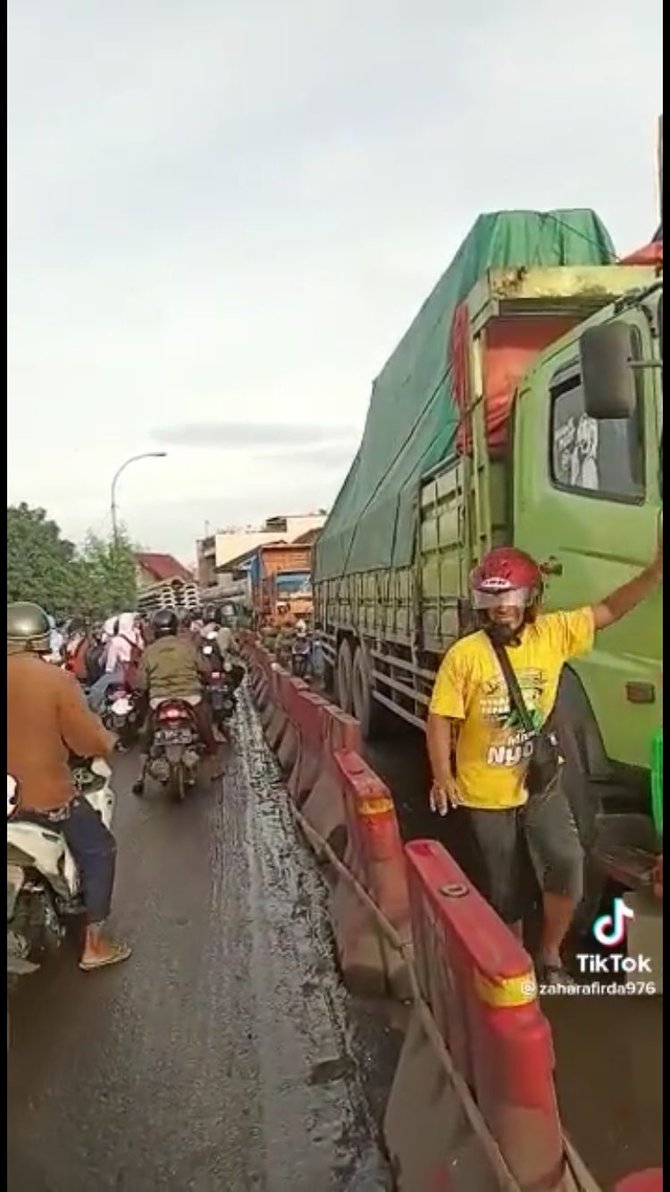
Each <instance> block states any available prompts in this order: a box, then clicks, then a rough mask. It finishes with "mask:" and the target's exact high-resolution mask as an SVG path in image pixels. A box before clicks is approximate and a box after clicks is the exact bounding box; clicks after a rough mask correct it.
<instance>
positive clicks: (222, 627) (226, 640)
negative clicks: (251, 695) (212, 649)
mask: <svg viewBox="0 0 670 1192" xmlns="http://www.w3.org/2000/svg"><path fill="white" fill-rule="evenodd" d="M203 620H204V622H205V624H204V627H203V629H202V630H201V632H200V637H201V639H202V640H203V641H206V640H207V638H208V637H209V636H210V635H211V634H214V635H215V639H216V640H215V645H216V648H217V651H218V653H219V656H220V658H221V662H222V663H223V662H224V661H225V660H226V658H228V659H230V662H231V663H232V675H233V682H234V684H235V687H236V688H237V687H239V685H240V683H241V682H242V679H243V678H244V667H243V666H241V665H240V663H239V662H235V661H234V655H236V654H237V652H238V647H237V640H236V638H235V633H234V631H233V629H232V628H231V626H230V625H229V624H227V623H226V618H225V617H224V615H223V610H222V609H221V608H217V607H216V605H214V604H210V605H208V606H207V607H206V608H205V610H204V612H203Z"/></svg>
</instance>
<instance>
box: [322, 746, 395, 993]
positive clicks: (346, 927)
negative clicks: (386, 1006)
mask: <svg viewBox="0 0 670 1192" xmlns="http://www.w3.org/2000/svg"><path fill="white" fill-rule="evenodd" d="M334 759H335V764H336V767H337V770H338V771H339V775H340V781H341V784H342V791H343V795H344V809H345V820H346V827H347V843H346V849H345V854H344V865H345V866H346V868H347V869H348V870H349V872H350V873H352V874H353V875H354V877H355V878H357V880H358V881H359V882H360V884H361V885H362V886H363V888H364V889H365V890H366V892H367V893H368V894H369V895H370V897H371V899H372V901H373V902H374V903H375V905H376V906H377V907H379V910H380V911H381V912H382V914H383V915H384V917H385V918H386V919H387V920H388V921H389V923H390V924H391V926H392V927H393V928H395V931H396V932H397V934H398V936H399V937H400V940H401V941H402V943H403V944H404V945H406V946H409V944H410V941H411V929H410V914H409V898H408V893H407V879H406V872H405V860H404V856H403V849H402V840H401V837H400V829H399V827H398V820H397V817H396V812H395V805H394V803H393V799H392V797H391V793H390V791H389V790H388V787H386V786H385V785H384V783H383V782H382V780H381V778H379V777H378V776H377V775H376V774H375V772H374V770H371V769H370V767H369V766H367V765H366V763H365V762H364V761H363V759H362V758H361V757H360V756H359V755H358V754H357V753H352V752H351V751H348V750H339V751H338V752H336V753H335V755H334ZM332 916H333V923H334V927H335V939H336V944H337V952H338V957H339V961H340V966H341V969H342V973H343V975H344V978H345V981H346V983H347V985H348V986H349V988H351V989H353V990H355V991H356V992H360V993H364V994H369V995H378V996H383V995H384V994H388V993H390V994H391V995H392V996H394V997H397V998H400V999H401V1000H404V999H405V998H408V997H409V996H410V995H411V984H410V980H409V972H408V961H407V956H406V955H405V954H403V953H402V952H400V951H399V949H398V948H397V947H394V946H393V944H392V942H391V941H390V940H389V938H388V936H387V935H386V934H385V932H384V930H383V928H382V927H381V925H380V923H379V922H378V920H377V919H376V918H375V916H374V915H373V914H372V913H371V911H370V908H369V907H367V906H365V904H364V902H363V901H362V900H361V898H360V896H359V895H358V894H357V893H356V891H355V889H354V888H353V887H352V886H351V884H350V883H349V882H347V881H346V880H344V879H343V878H340V880H339V881H338V883H337V886H336V888H335V891H334V894H333V901H332Z"/></svg>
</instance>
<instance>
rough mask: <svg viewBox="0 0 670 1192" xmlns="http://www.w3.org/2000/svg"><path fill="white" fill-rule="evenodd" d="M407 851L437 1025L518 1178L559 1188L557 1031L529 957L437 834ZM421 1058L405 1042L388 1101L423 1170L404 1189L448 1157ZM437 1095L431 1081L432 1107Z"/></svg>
mask: <svg viewBox="0 0 670 1192" xmlns="http://www.w3.org/2000/svg"><path fill="white" fill-rule="evenodd" d="M492 814H493V813H492ZM405 852H406V856H407V864H408V877H409V891H410V906H411V916H412V935H413V940H414V955H415V965H416V971H417V976H418V979H419V985H420V988H421V992H422V996H423V998H424V1000H425V1002H426V1003H427V1004H428V1006H429V1007H430V1010H431V1012H432V1018H433V1020H434V1023H435V1026H436V1027H437V1031H438V1032H439V1035H440V1036H441V1038H442V1039H443V1040H444V1042H445V1044H446V1046H447V1048H448V1050H449V1052H450V1054H451V1056H452V1057H453V1062H454V1065H455V1067H456V1069H457V1071H458V1072H459V1073H460V1075H461V1076H462V1077H463V1078H464V1080H465V1081H466V1082H467V1084H468V1085H469V1087H470V1089H471V1090H472V1093H473V1096H474V1100H475V1102H476V1104H477V1106H478V1108H479V1110H480V1112H481V1115H482V1117H483V1119H484V1121H485V1123H486V1125H487V1127H488V1129H489V1131H490V1133H491V1134H492V1135H493V1137H494V1138H495V1140H496V1142H497V1144H498V1147H499V1149H500V1152H501V1154H502V1156H503V1158H504V1160H505V1162H506V1164H507V1167H508V1168H509V1170H510V1172H511V1173H512V1175H513V1176H514V1178H515V1179H516V1180H517V1183H518V1184H519V1187H520V1188H521V1189H523V1190H524V1192H526V1190H527V1192H549V1190H552V1192H553V1190H554V1189H558V1188H562V1187H563V1180H564V1167H565V1156H564V1147H563V1137H562V1130H561V1123H560V1120H559V1116H558V1107H557V1104H556V1094H555V1090H554V1080H553V1070H554V1054H553V1046H552V1039H551V1030H550V1027H549V1024H548V1022H547V1020H546V1019H545V1017H544V1015H543V1014H542V1013H541V1011H540V1007H539V1004H538V1001H537V992H536V985H535V976H534V971H533V965H532V962H531V960H530V957H529V956H528V954H527V952H526V951H525V950H524V948H523V947H522V946H521V944H520V943H519V942H518V941H517V940H516V939H515V937H514V936H513V935H512V933H511V932H510V931H509V929H508V928H507V927H506V926H505V925H504V923H503V922H502V920H501V919H499V918H498V916H497V915H496V913H495V911H493V910H492V908H491V907H490V906H489V905H488V903H487V902H485V901H484V899H483V898H482V897H481V896H480V895H479V894H478V893H477V891H476V890H475V889H474V888H473V887H472V886H471V885H470V883H469V882H468V880H467V878H466V877H465V875H464V874H463V872H462V870H461V869H459V867H458V865H457V864H456V863H455V861H454V860H453V858H452V857H450V856H449V854H448V853H447V852H446V851H445V849H444V848H442V846H441V845H439V844H437V842H436V841H433V840H421V841H413V842H412V843H411V844H408V845H407V846H406V849H405ZM416 1064H417V1055H416V1053H415V1054H413V1055H411V1056H409V1055H408V1054H407V1048H406V1047H405V1048H404V1049H403V1056H402V1057H401V1061H400V1064H399V1067H398V1072H397V1073H396V1079H395V1082H394V1089H393V1092H392V1096H391V1102H390V1103H389V1110H388V1112H387V1144H388V1146H389V1148H390V1150H391V1152H392V1153H393V1154H394V1155H395V1158H396V1160H397V1162H398V1164H399V1165H400V1167H402V1166H403V1165H404V1166H405V1168H406V1170H407V1171H409V1172H411V1173H412V1179H413V1180H414V1181H415V1182H414V1183H411V1182H405V1183H402V1184H401V1185H400V1186H401V1187H407V1188H410V1187H412V1188H414V1187H416V1188H424V1187H430V1180H431V1179H432V1178H433V1172H434V1170H435V1165H436V1164H438V1165H439V1163H440V1162H444V1161H448V1160H449V1154H448V1153H446V1154H445V1153H444V1152H443V1151H441V1150H440V1148H439V1144H438V1146H437V1153H436V1144H435V1140H432V1141H431V1140H429V1139H427V1138H426V1136H425V1133H424V1130H423V1128H422V1124H421V1123H422V1116H421V1114H422V1108H421V1104H419V1103H417V1087H416V1086H417V1073H416ZM403 1066H404V1067H405V1068H406V1069H407V1072H403ZM432 1095H433V1092H432V1091H431V1089H430V1087H427V1088H426V1091H425V1094H424V1101H423V1107H424V1109H425V1110H426V1113H427V1116H429V1114H428V1109H427V1102H428V1100H429V1099H430V1097H431V1096H432ZM399 1106H400V1107H401V1109H404V1113H405V1120H404V1121H403V1120H402V1115H400V1117H399V1112H400V1111H399V1108H398V1107H399ZM445 1112H446V1111H445ZM410 1117H411V1118H412V1121H413V1124H414V1131H413V1134H412V1132H411V1131H409V1132H408V1121H409V1118H410ZM427 1163H428V1164H429V1165H428V1166H427ZM430 1164H432V1166H430ZM470 1186H471V1187H473V1188H474V1187H475V1186H476V1185H474V1184H473V1185H470Z"/></svg>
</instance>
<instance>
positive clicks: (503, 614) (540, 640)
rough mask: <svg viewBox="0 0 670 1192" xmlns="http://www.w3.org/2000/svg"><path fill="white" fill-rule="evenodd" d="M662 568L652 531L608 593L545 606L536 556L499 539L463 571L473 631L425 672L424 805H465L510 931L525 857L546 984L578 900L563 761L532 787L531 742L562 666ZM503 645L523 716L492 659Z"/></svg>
mask: <svg viewBox="0 0 670 1192" xmlns="http://www.w3.org/2000/svg"><path fill="white" fill-rule="evenodd" d="M662 575H663V549H662V540H661V538H659V544H658V552H657V555H656V558H655V559H654V561H653V562H652V563H651V564H650V565H649V566H648V567H646V568H645V569H644V570H643V571H642V572H640V573H639V574H638V575H637V576H635V577H634V578H633V579H631V580H629V581H628V583H626V584H624V585H623V586H622V587H620V588H617V589H616V591H614V592H611V593H610V594H609V596H606V597H604V598H603V599H602V600H599V601H597V602H595V603H594V604H592V605H587V606H584V607H582V608H578V609H573V610H570V611H566V610H562V611H557V612H551V613H545V612H543V611H542V607H541V601H542V595H543V579H542V573H541V570H540V568H539V566H538V564H537V563H536V562H535V560H534V559H532V558H531V557H530V556H529V555H527V554H525V553H524V552H523V551H520V550H517V549H516V548H514V547H497V548H495V549H493V550H491V551H489V552H488V554H486V555H485V556H484V558H483V559H482V560H481V562H480V563H479V564H478V565H477V566H476V567H475V569H474V571H473V573H472V575H471V577H470V586H471V591H472V604H473V608H474V609H475V612H476V615H477V620H478V622H479V629H478V631H477V632H475V633H471V634H468V635H467V636H465V637H462V638H460V639H459V640H457V641H456V642H455V643H454V644H453V645H452V646H451V647H450V649H449V650H448V651H447V653H446V654H445V656H444V659H443V661H442V664H441V666H440V669H439V671H438V674H437V678H436V680H435V686H434V688H433V695H432V699H431V704H430V709H429V715H428V725H427V744H428V753H429V757H430V762H431V767H432V772H433V788H432V791H431V795H430V805H431V809H432V810H433V811H437V812H439V814H440V815H446V814H447V812H448V811H449V808H450V807H457V806H460V807H462V808H463V809H465V815H466V816H467V819H468V820H469V826H470V828H471V829H472V832H473V836H474V841H475V843H476V845H477V851H478V853H479V860H480V864H481V868H482V885H483V887H484V890H485V893H486V896H487V898H488V901H489V902H490V903H491V905H492V906H493V908H494V909H495V910H496V911H497V912H498V914H499V915H500V917H501V919H503V921H504V922H506V923H508V924H509V925H510V926H512V927H513V929H514V930H515V931H516V933H517V934H520V932H521V921H522V919H523V911H524V909H525V899H524V880H523V878H524V875H523V860H522V858H523V855H524V854H525V853H527V854H528V855H529V856H530V860H531V861H532V865H533V868H534V870H535V872H536V877H537V879H538V884H539V885H540V887H541V890H542V901H543V912H544V923H543V929H542V937H541V942H540V961H541V971H542V973H543V977H542V979H543V980H545V981H547V982H549V983H550V984H555V985H572V984H574V982H573V981H572V978H571V977H570V975H569V974H568V973H566V971H565V968H564V966H563V961H562V959H561V947H562V944H563V942H564V940H565V938H566V936H567V933H568V930H569V928H570V925H571V922H572V918H573V914H574V911H575V909H576V907H577V906H578V904H579V902H580V900H581V897H582V882H583V872H582V870H583V853H582V845H581V842H580V839H579V834H578V830H577V826H576V823H575V819H574V816H573V812H572V809H571V806H570V801H569V794H570V792H569V790H568V789H567V787H566V780H565V778H564V776H563V774H564V772H563V765H562V760H561V758H560V756H559V755H558V753H556V754H555V755H554V756H553V758H551V757H550V761H551V762H552V765H551V766H549V768H547V764H546V762H545V765H544V769H545V771H547V774H546V777H543V781H542V784H541V786H540V787H539V788H538V787H537V783H536V779H535V777H534V776H533V773H532V771H531V769H530V759H531V758H532V755H533V741H534V740H535V739H536V738H537V737H538V735H539V734H541V733H543V732H544V731H546V730H545V725H548V724H550V717H551V714H552V712H553V710H554V704H555V701H556V697H557V692H558V685H559V681H560V677H561V671H562V669H563V666H564V664H565V663H566V662H567V661H568V660H569V659H571V658H576V657H577V656H579V655H582V654H586V653H588V652H589V651H590V650H592V649H593V645H594V638H595V634H596V632H599V631H601V630H604V629H607V628H608V627H609V626H610V625H614V624H616V622H617V621H620V620H621V618H622V617H625V616H627V615H628V613H630V612H632V610H633V609H634V608H636V607H637V606H638V605H639V604H640V603H641V602H642V601H643V600H644V599H645V598H646V597H648V596H650V595H651V594H652V593H653V592H654V591H655V589H656V587H657V586H658V585H659V584H660V582H661V579H662ZM501 651H504V652H505V654H506V656H507V665H508V668H509V670H510V673H511V674H512V675H513V678H514V679H515V682H516V686H517V688H518V699H519V702H522V703H523V704H524V705H525V708H526V716H525V718H524V719H525V720H527V721H528V723H527V724H526V723H524V720H523V719H520V716H519V711H518V707H519V704H517V706H516V707H515V706H514V697H513V692H512V693H510V688H509V685H508V681H507V678H506V676H505V672H504V670H503V669H501V664H500V661H499V658H497V657H496V653H497V652H501ZM531 727H532V731H531ZM545 756H546V751H545ZM529 776H530V777H531V778H533V782H532V783H531V782H530V781H529ZM534 787H535V789H534Z"/></svg>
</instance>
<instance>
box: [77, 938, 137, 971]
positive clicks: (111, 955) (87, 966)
mask: <svg viewBox="0 0 670 1192" xmlns="http://www.w3.org/2000/svg"><path fill="white" fill-rule="evenodd" d="M132 954H133V950H132V948H131V947H129V945H128V944H114V946H113V947H112V950H111V952H108V953H107V955H106V956H101V957H100V958H99V959H96V960H80V961H79V968H80V969H81V971H82V973H92V972H93V971H94V970H95V969H101V968H109V966H110V965H112V964H121V963H122V961H124V960H128V958H129V957H130V956H132Z"/></svg>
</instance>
